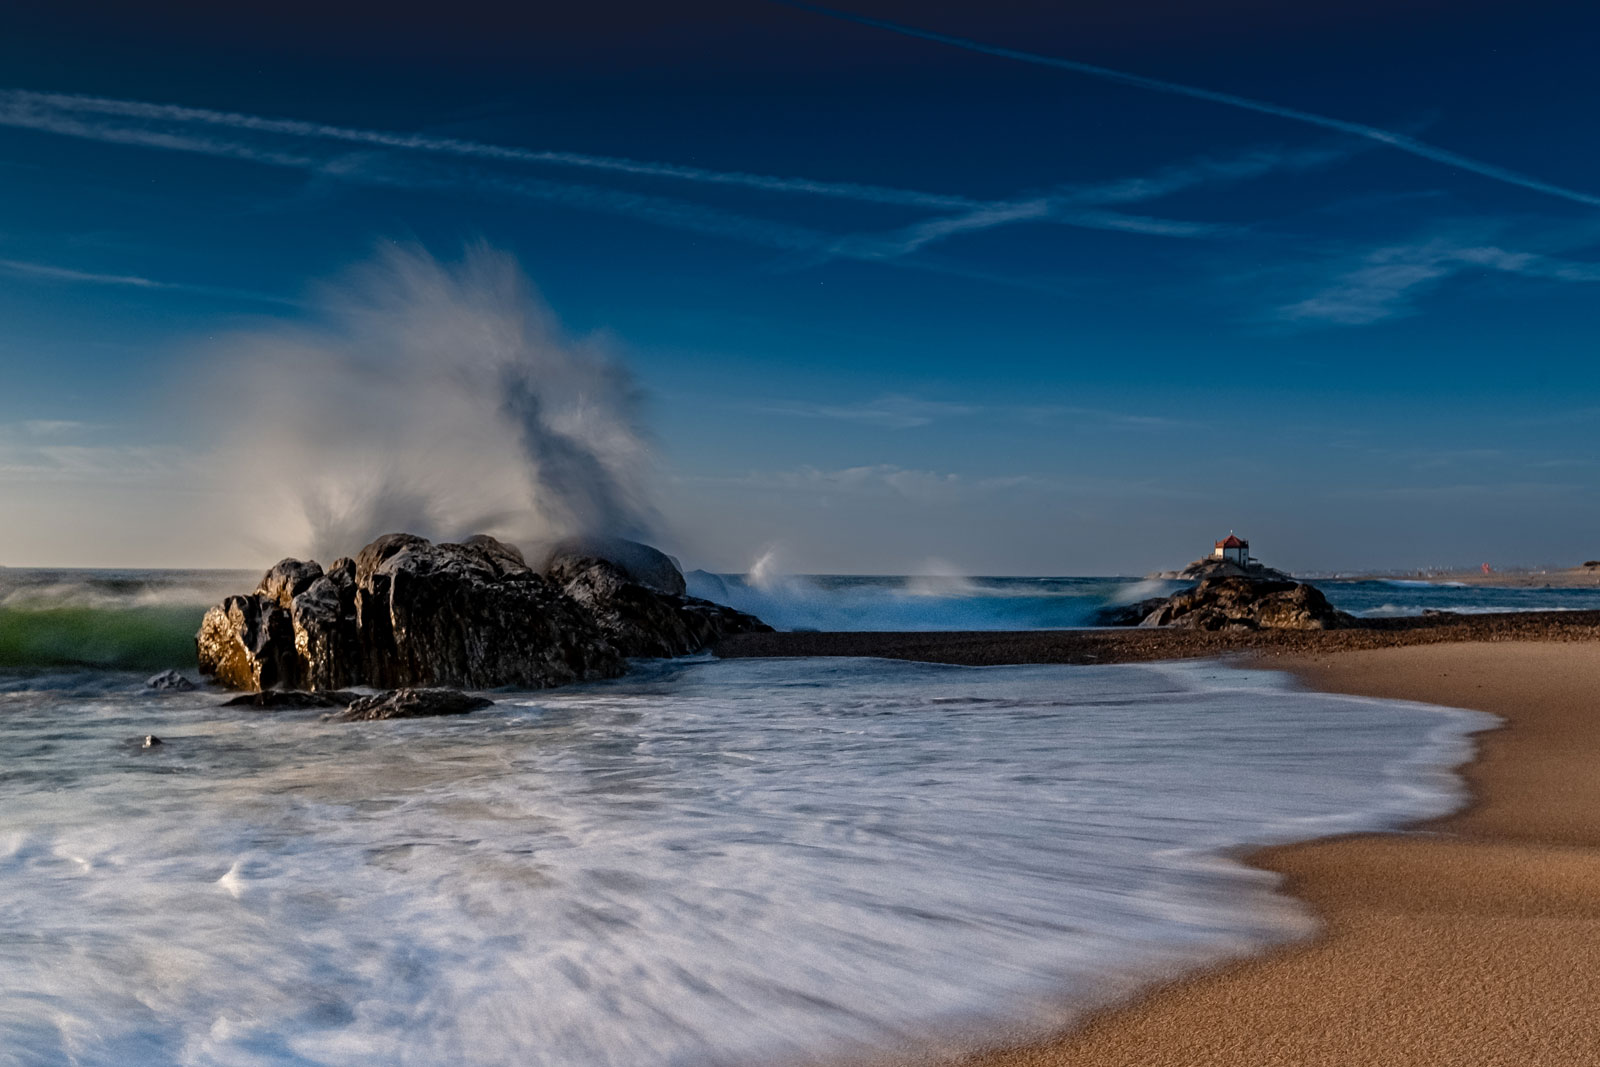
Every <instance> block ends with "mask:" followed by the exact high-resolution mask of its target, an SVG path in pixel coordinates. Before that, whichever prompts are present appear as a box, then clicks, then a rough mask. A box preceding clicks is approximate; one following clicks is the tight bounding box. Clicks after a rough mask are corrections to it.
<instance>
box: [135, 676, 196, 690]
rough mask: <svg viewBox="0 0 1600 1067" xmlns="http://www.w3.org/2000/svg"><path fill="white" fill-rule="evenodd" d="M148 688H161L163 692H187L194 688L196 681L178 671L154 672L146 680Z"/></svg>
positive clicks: (145, 684) (145, 683)
mask: <svg viewBox="0 0 1600 1067" xmlns="http://www.w3.org/2000/svg"><path fill="white" fill-rule="evenodd" d="M144 687H145V688H146V689H159V690H162V691H163V692H173V693H187V692H189V691H190V690H192V689H193V688H194V683H193V682H191V681H189V679H187V678H185V677H184V676H183V675H181V674H179V673H178V672H177V671H162V672H161V673H160V674H153V675H151V676H150V677H149V678H146V679H145V680H144Z"/></svg>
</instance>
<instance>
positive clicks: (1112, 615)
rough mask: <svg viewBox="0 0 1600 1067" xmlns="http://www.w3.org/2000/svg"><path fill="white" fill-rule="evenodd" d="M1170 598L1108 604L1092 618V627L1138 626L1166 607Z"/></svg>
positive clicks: (1156, 597)
mask: <svg viewBox="0 0 1600 1067" xmlns="http://www.w3.org/2000/svg"><path fill="white" fill-rule="evenodd" d="M1168 599H1169V598H1167V597H1164V596H1153V597H1149V598H1147V599H1145V600H1136V601H1134V602H1133V603H1132V604H1107V605H1106V606H1105V607H1103V608H1100V609H1099V610H1098V611H1096V612H1095V613H1094V614H1093V615H1092V616H1090V619H1089V624H1090V625H1091V626H1138V625H1139V624H1140V623H1141V622H1144V620H1145V618H1146V617H1147V616H1148V615H1149V614H1150V613H1151V612H1152V611H1155V610H1156V609H1157V608H1160V607H1163V606H1165V604H1166V603H1167V600H1168Z"/></svg>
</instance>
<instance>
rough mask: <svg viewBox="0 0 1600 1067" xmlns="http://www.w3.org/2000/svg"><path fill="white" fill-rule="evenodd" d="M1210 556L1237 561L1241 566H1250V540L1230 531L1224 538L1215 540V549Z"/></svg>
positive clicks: (1231, 561)
mask: <svg viewBox="0 0 1600 1067" xmlns="http://www.w3.org/2000/svg"><path fill="white" fill-rule="evenodd" d="M1211 558H1212V559H1221V560H1226V561H1228V562H1229V563H1237V564H1238V565H1239V566H1241V567H1248V566H1250V542H1249V541H1246V540H1244V539H1243V538H1242V537H1236V536H1234V535H1233V533H1231V532H1230V533H1229V534H1228V536H1227V537H1226V538H1224V539H1223V540H1221V541H1218V542H1217V547H1216V550H1215V551H1214V552H1212V553H1211Z"/></svg>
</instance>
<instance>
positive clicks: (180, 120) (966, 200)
mask: <svg viewBox="0 0 1600 1067" xmlns="http://www.w3.org/2000/svg"><path fill="white" fill-rule="evenodd" d="M0 108H3V109H4V114H5V115H6V116H8V117H7V119H5V121H8V122H12V121H13V117H15V120H16V121H14V122H13V124H18V125H20V124H23V123H25V122H26V121H27V120H28V119H29V117H30V116H32V117H33V118H34V120H35V121H37V122H39V123H40V124H41V128H43V124H44V123H47V122H50V121H52V119H51V116H52V115H54V116H60V115H66V114H91V115H105V116H114V117H118V118H131V119H139V120H143V121H146V122H162V123H175V124H180V125H201V126H211V127H217V128H222V129H229V130H238V131H243V132H248V133H256V134H274V135H280V136H287V137H294V138H306V139H313V140H327V141H341V142H345V143H349V144H359V145H366V146H369V147H373V148H385V149H393V150H398V151H407V152H427V153H433V154H439V155H450V156H461V157H466V158H470V159H478V160H485V161H490V162H501V163H530V164H543V165H550V166H558V167H570V168H577V169H583V170H599V171H607V172H610V173H616V174H631V175H637V176H641V177H650V178H668V179H675V180H680V181H687V182H695V183H700V184H708V185H724V186H741V187H744V188H749V189H755V190H760V191H762V192H771V193H791V194H800V195H805V196H823V197H836V198H841V199H847V200H857V201H865V202H870V203H881V204H900V205H904V206H907V207H927V208H936V209H971V208H976V207H978V206H980V205H981V204H982V201H980V200H976V199H973V198H970V197H965V196H959V195H953V194H945V193H931V192H924V191H921V190H917V189H902V188H895V187H892V186H882V185H871V184H865V183H860V182H833V181H820V180H817V179H813V178H795V177H783V176H779V175H770V174H751V173H746V172H743V171H721V170H712V169H709V168H705V167H691V166H684V165H682V164H677V163H661V162H652V161H648V160H637V159H624V158H620V157H616V156H604V155H592V154H587V153H580V152H563V151H554V150H548V149H533V148H518V147H515V146H507V145H497V144H488V143H485V142H482V141H472V140H465V139H461V138H455V137H430V136H426V135H423V134H413V133H397V132H392V131H385V130H370V129H359V128H356V127H350V126H335V125H330V124H326V123H319V122H305V121H302V120H299V119H282V118H268V117H263V116H259V115H247V114H241V113H239V112H232V111H215V110H211V109H208V108H195V107H182V106H178V105H173V104H153V103H146V102H144V101H138V100H116V99H108V98H105V97H96V96H81V95H77V94H70V93H41V92H32V91H28V90H21V89H15V90H6V91H0Z"/></svg>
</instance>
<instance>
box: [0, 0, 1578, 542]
mask: <svg viewBox="0 0 1600 1067" xmlns="http://www.w3.org/2000/svg"><path fill="white" fill-rule="evenodd" d="M841 2H843V0H841ZM500 6H501V5H492V4H486V3H481V2H478V0H464V2H458V3H454V4H451V5H448V7H447V8H440V7H438V6H437V5H427V6H423V5H413V4H407V3H389V4H338V3H326V2H325V3H319V4H315V5H313V4H309V3H298V2H293V0H290V2H280V3H275V4H272V5H264V4H255V3H241V4H234V5H215V4H193V5H190V4H150V5H127V4H81V3H70V2H67V3H59V2H58V3H45V2H33V0H22V2H14V3H10V4H7V5H4V6H3V9H0V71H4V75H3V78H0V381H3V383H4V387H3V388H0V564H6V565H11V566H27V565H37V566H257V565H261V564H263V563H264V562H271V561H272V560H273V559H275V558H277V555H276V554H281V552H282V551H288V550H290V549H291V548H293V547H295V546H294V545H293V544H291V542H293V541H294V540H295V536H297V535H296V534H295V531H299V533H304V530H305V523H304V522H299V523H298V525H297V524H296V522H289V521H287V520H286V518H285V516H286V514H287V512H291V511H294V509H295V508H296V507H297V505H296V504H295V503H293V502H292V501H287V498H286V497H284V495H283V494H284V491H285V486H289V485H294V484H298V483H301V482H306V481H310V480H315V479H316V478H318V477H321V476H322V475H324V474H327V473H328V472H330V471H334V470H336V469H341V470H342V469H343V468H342V467H341V464H345V465H348V464H349V463H350V462H351V460H350V457H351V456H352V455H354V454H356V453H362V454H364V455H366V456H367V458H368V459H369V460H373V457H374V456H378V457H380V458H381V457H387V466H386V467H385V468H384V471H383V474H382V478H383V479H384V484H385V485H386V486H390V487H393V488H395V489H396V492H398V493H400V494H401V495H402V496H405V499H413V498H414V497H416V496H418V495H423V496H425V495H428V494H435V495H434V497H432V498H430V499H434V510H435V512H438V511H440V510H441V509H445V508H447V507H455V506H457V503H459V502H461V501H464V500H465V496H463V493H466V491H467V490H472V491H473V492H475V493H476V494H477V497H480V498H490V497H499V496H504V497H507V498H508V499H509V497H513V496H516V495H517V494H518V493H519V492H523V491H524V490H520V489H517V488H515V487H514V485H515V482H516V477H517V475H516V474H515V472H514V471H511V472H510V473H508V471H509V469H510V468H512V467H516V466H517V461H516V460H515V457H514V456H512V457H510V458H508V457H507V456H504V455H500V454H498V453H496V454H494V455H490V454H489V453H490V452H492V451H495V450H497V449H501V448H505V449H509V450H510V451H511V452H512V453H515V452H516V450H517V449H518V448H519V447H527V448H530V449H531V448H532V447H533V446H532V445H529V444H528V440H527V434H525V433H522V434H520V436H519V434H518V433H512V430H516V429H517V427H519V426H523V424H520V423H519V424H516V426H512V427H511V429H510V430H508V431H507V432H508V433H511V436H510V437H504V439H502V438H501V437H495V436H493V435H490V434H485V433H479V432H477V431H478V430H479V429H481V428H482V427H481V426H478V427H474V425H473V424H474V421H475V419H477V418H478V416H474V415H473V412H474V411H476V410H478V409H475V408H473V407H472V405H473V404H474V403H479V402H481V403H482V404H483V405H486V406H484V407H483V408H482V410H481V412H480V415H481V421H482V423H483V425H487V424H488V423H490V422H494V421H495V420H497V419H499V420H503V419H504V417H505V411H506V410H508V408H507V406H506V405H505V404H499V405H498V406H497V401H495V400H493V399H488V400H485V399H483V398H484V397H485V396H488V394H487V393H485V392H484V391H483V390H482V389H479V388H478V386H473V387H472V388H466V387H462V388H460V389H457V388H456V387H455V385H453V384H449V383H457V382H459V381H462V380H465V378H466V377H470V376H471V375H474V374H476V375H480V377H482V376H483V375H488V376H490V378H492V379H493V381H494V382H496V383H500V384H503V383H504V380H505V379H506V376H505V373H504V370H505V368H504V367H503V366H502V365H501V364H500V363H497V362H495V361H494V360H495V359H499V358H500V357H499V356H495V357H494V358H492V359H491V358H488V357H483V358H479V356H478V355H474V353H481V352H487V351H489V350H490V349H492V348H493V346H494V345H498V344H500V343H501V342H500V340H499V339H501V338H503V331H502V332H496V331H491V330H489V329H487V328H484V329H480V328H479V327H478V326H477V325H476V322H477V320H476V319H474V318H473V317H472V316H473V315H475V314H477V313H478V312H479V311H482V312H483V314H485V315H487V316H489V317H490V318H492V319H493V320H494V321H495V322H497V323H500V324H502V326H504V328H505V329H506V330H510V331H512V332H513V333H515V334H516V335H517V336H518V337H519V338H523V340H522V341H519V342H518V343H519V344H522V343H526V344H529V345H533V346H535V347H537V349H538V351H539V352H541V353H545V354H544V355H541V356H539V357H538V359H536V360H534V362H533V363H531V364H528V366H527V367H525V368H524V369H523V370H519V371H518V372H517V373H518V374H519V375H522V377H520V378H518V381H519V382H521V383H522V384H521V385H520V386H519V388H522V389H523V390H524V392H525V393H526V397H525V399H527V400H528V403H529V404H532V405H533V407H534V408H538V409H539V410H540V411H541V412H542V414H540V415H539V416H538V418H541V419H544V420H545V421H544V422H543V423H541V424H540V425H542V426H545V428H546V429H547V430H549V433H548V434H546V436H547V437H549V438H550V440H556V439H559V441H558V442H557V443H558V444H560V446H561V447H562V448H568V446H569V445H570V444H571V441H579V443H580V444H581V445H582V447H583V448H584V449H590V450H591V451H592V450H598V451H596V452H594V454H595V455H597V456H599V457H600V458H599V460H596V461H595V462H600V463H602V465H605V466H607V469H608V470H610V469H612V468H616V470H622V471H623V473H622V474H620V475H618V478H619V479H620V481H621V482H625V483H626V484H627V486H628V487H629V489H628V493H629V494H630V499H631V498H633V497H637V498H638V500H639V505H638V508H637V517H638V521H637V522H634V523H633V524H632V525H631V526H630V529H632V530H633V532H638V533H643V534H645V535H646V536H648V537H650V538H651V539H652V540H655V541H657V542H658V543H661V544H662V545H663V546H665V547H667V548H669V549H670V550H671V551H673V552H675V553H676V554H677V555H678V556H679V557H680V558H681V559H682V560H683V561H684V563H685V564H686V565H687V566H702V567H707V568H709V569H713V570H723V571H743V570H745V569H746V568H747V567H749V566H750V565H751V564H752V563H753V561H755V560H756V559H758V558H760V557H761V556H763V555H765V554H767V553H769V552H770V553H772V554H773V555H772V558H773V559H775V560H777V561H778V563H779V564H780V565H781V566H782V567H783V568H784V569H788V570H792V571H795V572H832V573H907V572H921V571H937V572H956V573H971V574H1141V573H1144V572H1147V571H1151V570H1156V569H1162V568H1168V567H1174V566H1179V565H1181V564H1182V563H1184V562H1185V561H1187V560H1189V559H1192V558H1194V557H1196V556H1198V555H1200V554H1202V553H1203V552H1205V551H1206V550H1207V549H1208V548H1209V545H1210V543H1211V541H1213V540H1215V539H1217V538H1220V537H1222V536H1224V535H1225V534H1226V533H1227V532H1228V531H1229V530H1237V531H1238V532H1239V533H1240V534H1242V535H1244V536H1247V537H1249V538H1250V540H1251V542H1252V545H1253V547H1254V549H1255V553H1256V554H1257V555H1258V556H1260V557H1261V558H1262V559H1263V560H1264V561H1266V562H1268V563H1272V564H1274V565H1278V566H1282V567H1286V568H1290V569H1301V570H1317V571H1329V570H1355V569H1366V568H1378V569H1402V568H1414V567H1444V566H1473V567H1475V566H1477V565H1478V564H1479V563H1480V562H1485V561H1487V562H1491V563H1493V564H1494V565H1497V566H1515V565H1573V564H1576V563H1578V562H1581V561H1583V560H1586V559H1593V558H1597V557H1600V493H1597V492H1596V489H1597V488H1600V484H1597V483H1600V449H1597V448H1596V446H1595V440H1596V430H1597V429H1600V363H1597V361H1596V359H1595V358H1594V356H1595V350H1596V344H1595V342H1596V337H1597V333H1596V327H1597V326H1600V322H1597V314H1600V247H1597V246H1600V136H1597V133H1600V131H1597V130H1596V128H1595V127H1596V122H1597V121H1600V120H1597V119H1596V117H1595V116H1596V111H1595V108H1594V103H1595V101H1596V100H1597V99H1600V67H1597V66H1596V65H1595V64H1594V63H1593V62H1592V55H1591V49H1590V43H1591V42H1592V41H1593V40H1595V39H1596V38H1595V35H1596V33H1597V32H1600V9H1597V8H1596V7H1595V6H1594V5H1592V4H1581V3H1552V2H1538V0H1533V2H1528V3H1524V4H1520V5H1517V7H1516V8H1515V9H1514V10H1513V9H1511V8H1508V7H1507V6H1506V5H1504V4H1491V3H1473V2H1460V0H1457V2H1445V0H1390V2H1386V3H1382V4H1379V3H1368V2H1363V0H1358V2H1353V3H1347V4H1341V5H1286V4H1281V3H1267V2H1265V0H1223V2H1219V3H1213V4H1207V5H1193V4H1186V3H1179V2H1177V0H1094V2H1083V3H1071V2H1068V3H1062V2H1053V3H1044V2H1033V0H990V2H986V3H983V4H977V3H963V4H955V3H939V2H922V3H910V2H908V0H895V2H890V0H857V2H855V3H852V4H851V5H850V6H849V7H848V8H831V7H818V6H814V5H809V4H804V3H780V2H774V0H727V2H720V0H719V2H710V3H705V2H699V0H690V2H686V3H680V4H672V5H662V4H639V3H623V2H618V0H597V2H592V3H587V4H584V5H561V6H560V7H555V6H552V5H544V4H537V3H535V4H527V5H522V6H521V7H519V8H517V9H516V10H500V9H499V8H500ZM1202 8H1203V10H1202ZM397 257H398V258H397ZM397 262H399V263H400V264H401V266H398V267H397V266H396V265H395V264H396V263H397ZM485 263H492V264H494V265H493V266H492V268H490V267H484V264H485ZM374 264H378V266H377V267H374ZM384 264H387V266H384ZM475 264H476V265H475ZM386 272H387V273H386ZM519 273H520V275H521V276H522V277H523V278H525V283H524V282H523V281H519V280H517V275H518V274H519ZM419 278H423V279H426V280H423V281H419V280H418V279H419ZM352 279H356V280H352ZM397 279H398V280H397ZM382 286H388V287H389V288H388V289H386V290H385V293H386V294H387V295H383V296H375V295H374V292H375V287H382ZM474 286H478V287H479V288H473V287H474ZM485 292H492V294H495V295H490V296H486V295H484V293H485ZM352 293H358V294H365V295H351V294H352ZM441 294H442V295H441ZM452 301H453V302H452ZM496 301H500V302H499V303H496ZM356 305H359V306H360V307H361V308H367V309H368V310H370V308H371V307H381V308H382V309H386V310H384V311H383V313H382V315H374V314H368V312H367V311H362V312H360V313H359V314H357V313H356V312H355V311H352V307H353V306H356ZM425 309H426V310H425ZM485 309H487V310H485ZM432 312H437V315H433V317H427V315H429V314H431V313H432ZM374 318H383V319H384V322H385V323H386V325H384V326H382V327H377V328H374V327H373V326H372V325H371V320H373V319H374ZM357 320H360V321H361V322H362V323H366V325H353V323H356V322H357ZM440 323H448V324H449V328H448V329H442V328H438V327H439V324H440ZM506 323H510V324H512V325H505V324H506ZM529 323H533V324H534V325H532V326H530V325H528V324H529ZM496 329H497V330H499V327H497V328H496ZM362 331H365V332H362ZM491 333H492V334H493V339H487V340H486V339H485V338H488V337H489V335H490V334H491ZM529 336H531V337H532V338H533V339H532V340H527V338H528V337H529ZM385 346H388V347H385ZM388 348H396V349H404V350H405V353H406V354H405V356H404V359H403V360H401V359H400V357H398V356H397V357H395V358H396V360H400V361H399V362H393V363H388V362H384V360H385V359H387V358H388V357H386V356H384V355H382V354H381V353H380V354H375V353H376V352H377V351H378V350H379V349H383V350H384V351H387V350H388ZM494 351H497V352H498V351H499V349H494ZM602 365H603V366H602ZM518 366H522V364H518ZM464 368H465V369H464ZM530 368H531V369H530ZM596 368H599V369H596ZM363 375H368V376H369V377H363ZM490 378H482V380H484V381H488V380H490ZM473 380H474V381H478V380H479V379H478V378H474V379H473ZM368 381H372V382H381V383H382V386H383V387H382V388H378V387H373V388H370V389H369V388H366V387H365V385H364V383H365V382H368ZM552 381H555V382H558V383H559V388H558V387H557V386H551V387H550V388H552V389H555V390H556V391H555V392H552V393H549V394H546V393H544V392H541V390H543V389H545V388H546V383H547V382H552ZM440 383H446V384H440ZM598 383H606V384H604V385H603V386H602V385H601V384H598ZM496 388H499V385H498V384H497V385H496ZM474 390H477V391H474ZM445 393H448V395H449V397H450V402H449V403H448V404H444V403H435V400H436V399H437V398H438V397H440V396H442V395H444V394H445ZM496 395H498V394H496ZM518 395H522V394H518ZM475 398H476V399H475ZM529 398H531V399H529ZM596 398H598V399H596ZM541 404H542V405H543V407H542V408H540V407H539V405H541ZM563 405H564V406H563ZM442 408H448V409H449V410H450V411H451V412H454V413H455V414H454V415H452V416H451V419H454V420H455V421H450V419H446V418H445V416H444V415H442V414H440V409H442ZM518 410H522V409H521V408H519V409H518ZM595 412H598V413H599V415H598V417H596V416H594V413H595ZM597 418H598V421H596V420H597ZM552 420H554V421H552ZM561 420H565V421H561ZM496 424H497V425H498V423H496ZM508 425H509V424H508ZM528 425H531V423H530V424H528ZM573 427H577V428H578V429H575V430H574V429H573ZM569 431H571V433H572V434H576V436H575V437H570V439H569V436H563V435H568V433H569ZM541 432H543V431H541ZM551 435H553V436H551ZM502 436H503V435H502ZM568 450H569V451H570V450H571V449H570V448H568ZM585 454H586V455H587V454H588V453H585ZM543 455H544V457H545V458H544V460H543V461H542V462H543V463H544V466H543V467H542V468H541V470H543V471H544V472H545V473H544V474H543V475H541V477H546V478H547V479H548V478H549V477H553V475H551V474H550V472H551V471H554V470H555V469H556V468H555V466H554V465H553V464H554V461H552V460H550V459H549V456H550V453H544V454H543ZM373 462H377V460H373ZM624 467H625V468H626V469H625V470H623V468H624ZM424 469H426V478H424V477H423V474H422V473H419V472H422V471H423V470H424ZM350 471H355V468H354V467H351V468H350ZM347 473H348V472H347ZM376 477H377V476H376V475H371V476H369V475H361V476H360V478H357V476H356V474H354V473H350V474H349V477H346V478H345V479H344V480H343V481H338V480H326V481H325V482H319V483H318V484H319V485H322V487H323V490H324V491H325V492H326V493H328V494H331V495H332V496H335V497H337V496H338V495H339V494H341V493H342V494H347V495H348V494H350V493H354V492H356V491H357V490H356V489H355V488H352V487H354V486H358V485H364V484H368V483H370V482H371V481H372V480H373V479H374V478H376ZM360 479H366V481H361V480H360ZM408 479H412V480H414V481H415V484H412V481H408ZM505 479H510V481H509V482H508V481H505ZM569 480H570V479H569ZM424 482H426V483H427V484H423V483H424ZM538 484H545V483H538ZM507 486H513V487H512V488H507ZM330 487H331V488H330ZM439 487H443V488H439ZM446 490H448V492H446ZM441 493H442V494H443V495H439V494H441ZM405 494H410V495H409V496H406V495H405ZM452 494H453V495H452ZM468 495H470V494H468ZM286 501H287V502H286ZM481 503H482V501H481V500H478V499H474V500H473V501H471V503H470V505H469V504H468V503H459V506H460V507H461V508H462V509H466V508H468V507H469V506H470V507H472V508H477V507H479V505H480V504H481ZM525 503H526V502H525V501H515V502H513V503H508V504H507V505H506V509H505V512H504V514H501V513H500V512H495V511H494V509H493V508H489V510H481V509H480V511H471V512H470V518H471V521H477V518H478V516H479V515H480V513H481V514H482V515H483V516H485V518H484V522H485V523H487V524H488V525H489V526H491V527H492V526H493V525H494V523H495V522H501V521H503V522H512V521H513V520H512V519H511V518H509V517H508V516H512V515H513V514H520V512H519V511H518V510H517V509H519V508H523V505H524V504H525ZM536 503H537V502H536ZM539 506H543V505H542V504H541V505H539ZM484 507H488V505H484ZM524 510H525V509H524ZM546 510H547V511H548V509H546ZM491 512H492V514H491ZM386 514H387V513H386ZM394 514H399V513H394ZM460 514H461V515H469V511H467V510H462V511H460ZM397 521H398V520H397ZM461 521H463V522H465V521H468V520H467V519H462V520H461ZM517 521H520V520H517ZM528 521H533V520H528ZM285 531H288V532H285ZM302 540H303V538H302ZM356 547H358V546H357V545H350V546H349V548H348V549H347V551H349V550H353V549H354V548H356Z"/></svg>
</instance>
